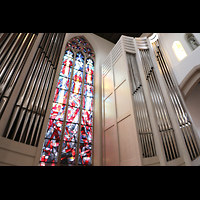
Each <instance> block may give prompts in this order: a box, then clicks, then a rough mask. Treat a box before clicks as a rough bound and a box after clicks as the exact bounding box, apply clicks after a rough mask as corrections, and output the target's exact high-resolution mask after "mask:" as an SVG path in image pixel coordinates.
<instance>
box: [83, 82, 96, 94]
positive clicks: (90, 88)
mask: <svg viewBox="0 0 200 200" xmlns="http://www.w3.org/2000/svg"><path fill="white" fill-rule="evenodd" d="M93 93H94V87H93V86H91V85H86V84H85V85H84V95H85V96H88V97H93Z"/></svg>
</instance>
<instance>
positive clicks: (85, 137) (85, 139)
mask: <svg viewBox="0 0 200 200" xmlns="http://www.w3.org/2000/svg"><path fill="white" fill-rule="evenodd" d="M92 133H93V128H92V127H90V126H83V125H81V135H80V143H84V144H89V143H92Z"/></svg>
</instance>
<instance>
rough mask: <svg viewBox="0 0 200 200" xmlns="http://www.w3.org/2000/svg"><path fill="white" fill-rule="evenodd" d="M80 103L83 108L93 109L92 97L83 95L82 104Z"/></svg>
mask: <svg viewBox="0 0 200 200" xmlns="http://www.w3.org/2000/svg"><path fill="white" fill-rule="evenodd" d="M82 105H83V109H84V110H89V111H92V110H93V98H91V97H87V96H83V104H82Z"/></svg>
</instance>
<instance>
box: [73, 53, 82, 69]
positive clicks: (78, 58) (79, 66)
mask: <svg viewBox="0 0 200 200" xmlns="http://www.w3.org/2000/svg"><path fill="white" fill-rule="evenodd" d="M83 65H84V56H83V54H82V53H81V52H78V53H77V54H76V60H75V66H74V68H75V69H77V70H80V71H83Z"/></svg>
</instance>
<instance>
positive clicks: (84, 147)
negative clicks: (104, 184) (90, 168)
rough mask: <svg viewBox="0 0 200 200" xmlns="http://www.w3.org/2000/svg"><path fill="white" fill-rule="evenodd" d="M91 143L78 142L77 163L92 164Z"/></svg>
mask: <svg viewBox="0 0 200 200" xmlns="http://www.w3.org/2000/svg"><path fill="white" fill-rule="evenodd" d="M91 155H92V145H91V144H80V146H79V159H78V164H79V165H84V166H85V165H91V164H92V156H91Z"/></svg>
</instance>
